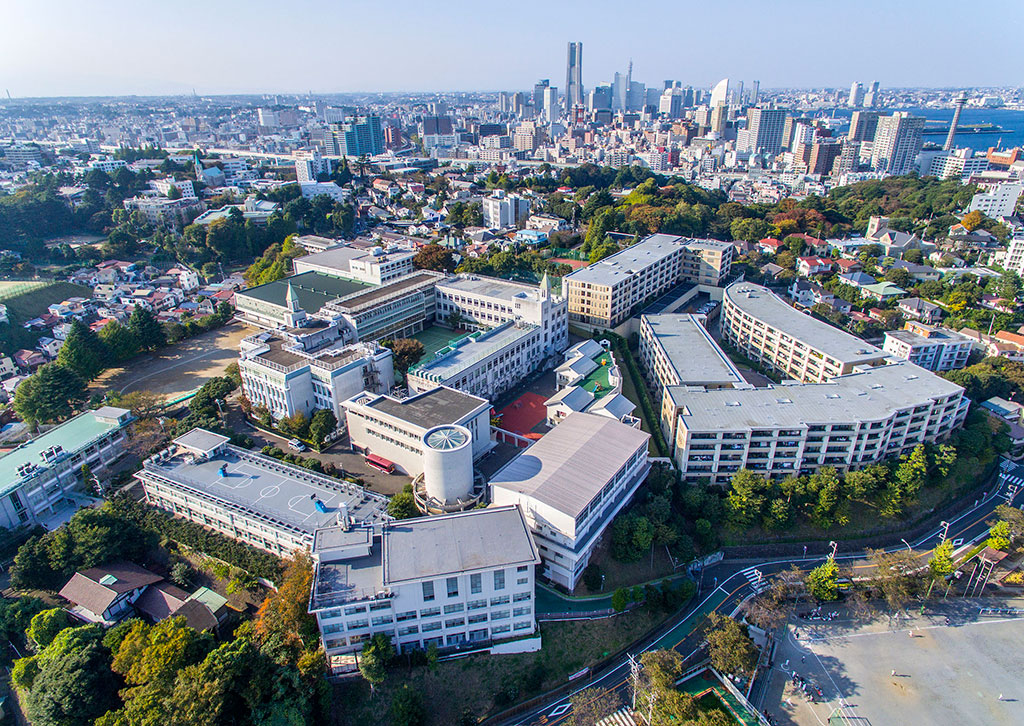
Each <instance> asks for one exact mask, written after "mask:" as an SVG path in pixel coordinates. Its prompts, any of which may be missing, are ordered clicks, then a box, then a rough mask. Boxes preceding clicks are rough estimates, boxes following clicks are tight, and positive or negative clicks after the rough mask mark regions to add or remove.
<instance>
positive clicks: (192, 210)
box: [123, 197, 206, 232]
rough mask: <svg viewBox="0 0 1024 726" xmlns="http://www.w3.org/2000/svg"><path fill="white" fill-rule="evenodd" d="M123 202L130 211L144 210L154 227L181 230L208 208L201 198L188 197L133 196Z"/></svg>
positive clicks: (143, 212) (144, 214)
mask: <svg viewBox="0 0 1024 726" xmlns="http://www.w3.org/2000/svg"><path fill="white" fill-rule="evenodd" d="M123 204H124V208H125V209H127V210H128V211H134V210H138V211H140V212H142V214H143V216H145V217H146V221H147V222H149V224H151V225H153V226H154V227H159V228H161V229H167V230H174V231H179V232H180V231H181V230H182V229H183V228H184V227H185V226H186V225H188V224H190V223H191V222H193V221H194V220H196V219H198V218H199V217H200V216H201V215H202V214H203V210H204V209H206V205H205V204H204V203H203V202H202V201H200V200H199V199H195V198H192V199H189V198H186V197H182V198H181V199H168V198H167V197H131V198H129V199H125V200H124V202H123Z"/></svg>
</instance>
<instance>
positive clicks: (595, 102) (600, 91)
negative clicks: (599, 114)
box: [587, 83, 612, 113]
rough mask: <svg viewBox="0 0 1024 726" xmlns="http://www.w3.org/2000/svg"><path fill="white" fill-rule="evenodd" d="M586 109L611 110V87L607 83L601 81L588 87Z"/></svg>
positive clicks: (591, 110)
mask: <svg viewBox="0 0 1024 726" xmlns="http://www.w3.org/2000/svg"><path fill="white" fill-rule="evenodd" d="M587 110H588V111H590V112H591V113H593V112H594V111H611V110H612V87H611V86H610V85H608V84H607V83H601V84H599V85H597V86H594V87H593V88H591V89H590V93H588V94H587Z"/></svg>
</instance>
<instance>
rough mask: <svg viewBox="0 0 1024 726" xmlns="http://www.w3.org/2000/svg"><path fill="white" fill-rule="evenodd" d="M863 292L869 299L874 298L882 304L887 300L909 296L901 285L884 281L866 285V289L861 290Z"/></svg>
mask: <svg viewBox="0 0 1024 726" xmlns="http://www.w3.org/2000/svg"><path fill="white" fill-rule="evenodd" d="M861 292H862V293H863V294H864V295H866V296H868V297H872V298H874V299H875V300H879V301H882V302H884V301H885V300H890V299H892V298H898V297H903V296H904V295H906V294H907V291H906V290H904V289H903V288H902V287H900V286H899V285H895V284H893V283H891V282H889V281H887V280H883V281H882V282H876V283H875V284H873V285H865V286H864V287H862V288H861Z"/></svg>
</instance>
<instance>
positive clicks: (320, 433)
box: [309, 408, 338, 447]
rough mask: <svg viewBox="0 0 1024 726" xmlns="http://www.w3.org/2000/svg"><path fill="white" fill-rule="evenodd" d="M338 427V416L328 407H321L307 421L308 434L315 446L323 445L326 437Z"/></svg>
mask: <svg viewBox="0 0 1024 726" xmlns="http://www.w3.org/2000/svg"><path fill="white" fill-rule="evenodd" d="M336 428H338V418H337V416H335V415H334V412H333V411H331V410H330V409H329V408H321V409H320V410H318V411H316V412H315V413H314V414H313V418H312V419H311V420H310V422H309V436H310V438H311V439H313V443H314V444H316V445H317V447H320V446H323V445H324V441H326V440H327V437H328V436H329V435H330V434H331V433H332V432H333V431H334V430H335V429H336Z"/></svg>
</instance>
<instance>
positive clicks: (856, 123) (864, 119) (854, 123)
mask: <svg viewBox="0 0 1024 726" xmlns="http://www.w3.org/2000/svg"><path fill="white" fill-rule="evenodd" d="M877 128H878V111H854V112H853V115H852V116H851V117H850V131H849V133H847V135H846V138H848V139H849V140H850V141H857V142H861V141H871V140H873V139H874V138H875V129H877Z"/></svg>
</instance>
